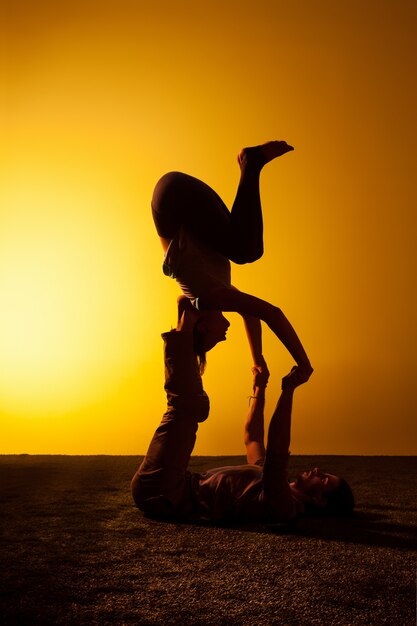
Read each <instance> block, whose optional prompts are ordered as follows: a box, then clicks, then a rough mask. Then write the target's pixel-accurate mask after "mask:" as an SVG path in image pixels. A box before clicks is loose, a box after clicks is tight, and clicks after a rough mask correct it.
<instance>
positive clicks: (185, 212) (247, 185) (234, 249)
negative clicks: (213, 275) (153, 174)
mask: <svg viewBox="0 0 417 626" xmlns="http://www.w3.org/2000/svg"><path fill="white" fill-rule="evenodd" d="M289 150H292V148H291V146H288V144H286V143H285V141H271V142H269V143H267V144H263V145H261V146H255V147H252V148H244V149H243V150H242V151H241V153H240V154H239V157H238V161H239V165H240V168H241V178H240V182H239V186H238V190H237V194H236V198H235V201H234V203H233V207H232V211H231V212H229V210H228V209H227V207H226V205H225V204H224V202H223V200H222V199H221V198H220V196H219V195H218V194H217V193H216V192H215V191H214V190H213V189H211V187H209V186H208V185H206V184H205V183H203V182H202V181H201V180H198V179H197V178H194V177H193V176H189V175H188V174H183V173H181V172H169V173H168V174H165V176H163V177H162V178H161V179H160V180H159V181H158V183H157V185H156V187H155V191H154V194H153V197H152V213H153V218H154V222H155V226H156V229H157V231H158V234H159V236H160V237H161V238H163V239H168V240H169V239H172V238H173V237H174V236H175V234H176V233H177V231H178V229H179V228H180V227H181V226H184V227H185V228H186V229H187V230H189V231H190V232H192V233H193V234H194V235H195V236H196V237H197V238H199V239H200V240H201V241H203V242H204V243H205V244H206V245H208V246H210V247H212V248H214V249H215V250H217V251H219V252H221V253H222V254H224V256H226V257H227V258H229V259H230V260H231V261H234V262H235V263H251V262H253V261H255V260H256V259H258V258H260V256H262V253H263V223H262V208H261V200H260V192H259V177H260V173H261V170H262V168H263V166H264V165H266V163H268V162H269V161H271V160H272V159H275V158H276V157H277V156H281V155H282V154H285V152H288V151H289Z"/></svg>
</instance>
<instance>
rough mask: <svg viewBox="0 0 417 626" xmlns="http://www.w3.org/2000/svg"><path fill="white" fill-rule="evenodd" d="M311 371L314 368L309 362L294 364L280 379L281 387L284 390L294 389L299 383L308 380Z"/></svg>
mask: <svg viewBox="0 0 417 626" xmlns="http://www.w3.org/2000/svg"><path fill="white" fill-rule="evenodd" d="M313 371H314V370H313V368H312V367H311V365H310V363H305V364H304V363H303V364H302V365H295V366H294V367H293V368H292V370H291V372H290V373H289V374H287V375H286V376H284V378H283V379H282V385H281V389H282V390H283V391H286V390H287V389H295V388H296V387H299V385H302V384H303V383H306V382H307V381H308V379H309V378H310V376H311V374H312V373H313Z"/></svg>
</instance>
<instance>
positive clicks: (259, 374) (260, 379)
mask: <svg viewBox="0 0 417 626" xmlns="http://www.w3.org/2000/svg"><path fill="white" fill-rule="evenodd" d="M252 374H253V388H254V389H255V387H266V386H267V384H268V380H269V369H268V366H267V364H266V361H265V359H264V358H263V357H261V359H259V360H258V362H257V363H256V364H255V365H254V366H253V367H252Z"/></svg>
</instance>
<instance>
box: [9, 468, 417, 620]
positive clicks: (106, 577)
mask: <svg viewBox="0 0 417 626" xmlns="http://www.w3.org/2000/svg"><path fill="white" fill-rule="evenodd" d="M241 462H243V458H242V457H212V458H208V457H195V458H194V459H193V460H192V465H191V469H195V470H197V471H201V470H204V469H206V468H208V467H213V466H216V465H227V464H237V463H241ZM312 462H313V459H312V457H305V456H293V457H291V470H292V472H293V473H296V472H297V471H299V470H301V469H306V468H309V467H310V466H311V464H312ZM314 462H316V463H317V464H318V465H319V467H323V468H324V469H327V470H328V471H331V472H332V473H336V474H340V475H342V476H344V477H346V478H347V479H348V480H349V482H351V484H352V486H353V488H354V491H355V495H356V498H357V513H356V516H355V517H354V518H353V519H350V520H334V519H333V520H331V519H326V520H320V519H310V520H308V519H303V520H301V521H300V523H299V525H298V527H297V528H296V529H294V530H292V531H290V530H288V529H287V528H286V527H283V526H267V525H244V526H239V527H218V526H217V527H216V526H202V525H189V524H175V523H166V522H165V523H164V522H158V521H153V520H149V519H146V518H144V517H143V516H142V514H141V513H140V512H139V511H138V510H137V509H135V507H134V505H133V502H132V501H131V498H130V492H129V481H130V478H131V476H132V475H133V473H134V471H135V469H136V467H137V464H138V458H136V457H109V456H107V457H106V456H98V457H68V456H0V479H1V482H0V485H1V486H0V499H1V535H0V545H1V561H2V566H1V579H0V623H1V624H19V625H25V624H28V625H29V624H30V625H31V626H32V625H36V624H42V625H48V624H77V625H78V624H101V625H102V624H138V625H144V626H145V625H149V626H151V625H158V624H163V625H164V626H165V625H166V626H168V625H169V624H181V625H182V626H187V625H197V626H198V625H199V624H201V625H207V626H208V625H211V626H221V625H225V626H226V625H228V626H229V625H235V624H236V625H242V626H243V625H245V626H246V625H247V626H263V625H272V624H277V625H283V626H285V625H294V626H300V625H314V624H320V625H333V624H335V625H336V624H340V625H344V626H350V625H359V624H375V625H378V626H380V625H384V624H387V625H389V626H403V625H404V626H405V625H407V626H408V625H410V626H411V625H414V624H415V602H416V552H417V541H416V528H417V524H416V511H417V504H416V502H417V498H416V494H417V472H416V458H412V457H336V456H334V457H314Z"/></svg>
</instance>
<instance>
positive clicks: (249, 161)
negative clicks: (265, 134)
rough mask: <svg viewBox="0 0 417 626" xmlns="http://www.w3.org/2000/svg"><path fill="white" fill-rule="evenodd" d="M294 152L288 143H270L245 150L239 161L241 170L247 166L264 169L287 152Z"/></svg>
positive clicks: (239, 155) (238, 158)
mask: <svg viewBox="0 0 417 626" xmlns="http://www.w3.org/2000/svg"><path fill="white" fill-rule="evenodd" d="M291 150H294V148H293V147H292V146H290V145H289V144H288V143H287V142H286V141H268V142H267V143H263V144H261V145H260V146H253V147H250V148H243V150H241V151H240V152H239V154H238V157H237V160H238V163H239V165H240V167H241V168H243V167H246V166H247V165H249V166H253V167H258V168H259V169H262V168H263V166H264V165H266V164H267V163H269V161H272V160H273V159H276V158H277V157H279V156H282V155H283V154H286V153H287V152H291Z"/></svg>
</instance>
